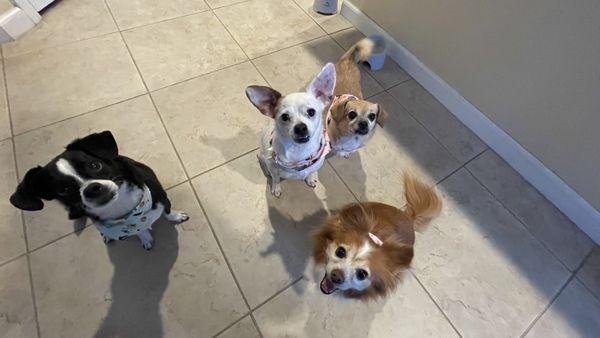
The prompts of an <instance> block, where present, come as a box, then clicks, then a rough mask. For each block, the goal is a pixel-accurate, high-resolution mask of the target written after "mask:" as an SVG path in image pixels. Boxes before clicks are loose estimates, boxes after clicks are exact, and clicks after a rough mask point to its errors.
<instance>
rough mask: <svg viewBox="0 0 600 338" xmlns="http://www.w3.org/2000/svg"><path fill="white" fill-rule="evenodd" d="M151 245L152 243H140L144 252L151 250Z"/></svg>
mask: <svg viewBox="0 0 600 338" xmlns="http://www.w3.org/2000/svg"><path fill="white" fill-rule="evenodd" d="M153 244H154V243H153V242H152V241H147V242H142V248H144V250H150V249H152V245H153Z"/></svg>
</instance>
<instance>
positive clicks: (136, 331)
mask: <svg viewBox="0 0 600 338" xmlns="http://www.w3.org/2000/svg"><path fill="white" fill-rule="evenodd" d="M153 236H154V239H155V242H154V247H153V248H152V250H150V251H146V250H144V249H143V248H142V247H141V244H140V241H139V240H138V238H137V237H132V238H129V239H127V240H125V241H121V242H118V243H110V244H109V245H108V246H107V251H108V255H109V257H110V260H111V262H112V264H113V265H114V275H113V279H112V284H111V294H112V302H111V305H110V308H109V310H108V313H107V314H106V317H105V318H104V321H103V323H102V325H101V326H100V328H99V329H98V331H97V332H96V334H95V337H96V338H105V337H162V336H163V335H164V331H163V325H162V320H161V315H160V302H161V300H162V297H163V294H164V292H165V290H166V288H167V285H168V283H169V272H170V271H171V268H172V267H173V264H174V263H175V261H176V259H177V256H178V252H179V245H178V242H177V237H178V235H177V229H176V228H175V227H174V225H173V224H171V223H169V222H167V221H165V220H163V219H160V220H159V221H158V222H157V223H156V224H155V225H154V226H153Z"/></svg>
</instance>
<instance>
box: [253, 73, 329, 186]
mask: <svg viewBox="0 0 600 338" xmlns="http://www.w3.org/2000/svg"><path fill="white" fill-rule="evenodd" d="M334 87H335V66H334V65H333V64H332V63H328V64H326V65H325V67H323V69H321V72H320V73H319V75H317V77H316V78H315V79H314V80H313V81H312V82H311V83H310V85H309V86H308V90H307V91H306V92H302V93H293V94H289V95H286V96H283V97H282V95H281V94H280V93H279V92H278V91H276V90H275V89H273V88H269V87H265V86H250V87H248V88H246V95H247V96H248V99H249V100H250V101H251V102H252V104H253V105H254V106H255V107H256V108H258V110H260V112H261V113H263V114H264V115H266V116H268V117H270V118H272V119H273V122H272V123H270V124H269V126H267V127H266V128H265V129H264V130H263V134H262V138H261V144H260V153H259V154H258V160H259V162H260V165H261V168H262V169H263V171H265V174H267V175H268V176H270V177H271V193H272V194H273V195H274V196H276V197H279V196H281V180H282V179H294V180H304V181H305V182H306V184H307V185H308V186H309V187H313V188H314V187H316V186H317V170H319V168H321V166H322V165H323V162H324V161H325V156H326V155H327V153H328V152H329V150H330V146H329V138H328V136H327V132H326V131H325V130H324V128H323V111H324V110H325V108H327V107H328V106H329V104H330V103H331V99H332V96H333V88H334Z"/></svg>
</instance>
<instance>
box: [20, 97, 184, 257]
mask: <svg viewBox="0 0 600 338" xmlns="http://www.w3.org/2000/svg"><path fill="white" fill-rule="evenodd" d="M132 125H136V128H132V127H131V126H132ZM103 130H110V131H112V133H113V134H114V136H115V138H116V140H117V144H118V145H119V152H120V153H121V154H122V155H125V156H129V157H131V158H133V159H135V160H137V161H140V162H142V163H145V164H147V165H148V166H150V167H151V168H152V169H153V170H154V171H155V172H156V174H157V176H158V178H159V179H160V181H161V182H162V184H163V185H164V186H165V187H170V186H173V185H175V184H177V183H180V182H183V181H184V180H185V179H186V177H185V173H184V172H183V168H182V167H181V164H180V163H179V160H178V159H177V156H176V154H175V151H174V150H173V147H172V146H171V143H170V142H169V139H168V137H167V134H166V132H165V130H164V127H163V126H162V124H161V122H160V119H159V117H158V114H157V113H156V110H155V109H154V106H153V105H152V102H151V101H150V98H149V97H148V96H147V95H144V96H141V97H138V98H135V99H131V100H128V101H125V102H122V103H119V104H116V105H114V106H110V107H107V108H104V109H100V110H98V111H95V112H93V113H90V114H86V115H83V116H79V117H77V118H74V119H70V120H67V121H64V122H61V123H58V124H55V125H52V126H48V127H44V128H41V129H38V130H35V131H32V132H29V133H26V134H23V135H20V136H18V137H16V141H15V142H16V149H17V163H18V167H19V172H20V177H23V175H24V174H25V172H26V171H27V170H28V169H29V168H32V167H34V166H36V165H38V164H41V165H44V164H46V163H47V162H48V161H49V160H51V159H52V158H53V157H54V156H56V155H58V154H59V153H60V152H61V151H62V150H63V148H64V147H65V146H66V145H67V144H68V143H69V142H71V141H72V140H74V139H76V138H78V137H82V136H85V135H87V134H90V133H93V132H99V131H103ZM65 131H67V132H65ZM46 206H47V208H45V209H44V210H43V211H38V212H26V213H25V222H26V225H27V235H28V236H27V238H28V241H29V245H30V248H36V247H39V246H41V245H43V244H45V243H47V242H48V241H51V240H54V239H56V238H57V237H59V236H62V235H65V234H67V233H69V232H72V231H73V230H74V228H73V223H72V221H69V220H67V215H66V213H65V211H64V210H63V208H62V207H60V206H59V205H57V203H46Z"/></svg>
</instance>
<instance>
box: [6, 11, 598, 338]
mask: <svg viewBox="0 0 600 338" xmlns="http://www.w3.org/2000/svg"><path fill="white" fill-rule="evenodd" d="M310 4H311V1H309V0H294V1H292V0H250V1H244V0H207V1H206V2H205V1H204V0H193V1H180V0H177V1H155V0H152V1H142V0H135V1H123V0H106V1H104V0H81V1H80V0H61V1H59V2H57V3H56V4H55V5H53V6H51V8H49V9H48V10H46V12H45V13H44V16H43V17H44V22H43V23H42V24H41V25H39V26H38V27H36V28H35V29H33V30H32V31H31V32H29V33H28V34H27V35H26V36H24V37H23V38H22V39H20V40H19V41H17V42H13V43H10V44H6V45H4V46H2V62H1V64H0V66H1V69H2V72H0V75H2V77H1V78H0V79H1V80H2V81H0V96H1V97H0V175H1V177H0V194H1V196H0V216H1V217H0V337H36V336H41V337H92V336H95V337H110V336H121V337H161V336H164V337H186V336H189V337H209V336H215V335H220V336H221V337H260V336H265V337H282V336H291V337H323V336H344V337H365V336H369V337H426V336H427V337H457V336H464V337H482V336H489V337H518V336H527V337H578V336H580V337H597V336H598V333H599V332H600V273H598V271H600V249H599V248H598V246H595V245H594V244H593V242H592V241H591V240H590V239H589V238H588V237H587V236H586V235H585V234H583V233H582V232H581V231H579V229H578V228H577V227H576V226H575V225H574V224H573V223H571V222H570V221H569V220H568V219H567V218H566V217H565V216H564V215H563V214H561V213H560V212H559V211H558V210H557V209H556V208H555V207H553V206H552V205H551V204H550V203H549V202H548V201H547V200H546V199H544V197H543V196H541V195H540V194H539V193H538V192H537V191H536V190H535V189H534V188H533V187H531V186H530V185H529V184H528V183H527V182H526V181H524V180H523V178H522V177H521V176H519V175H518V174H517V173H516V172H515V171H514V170H512V169H511V168H510V167H509V166H508V165H507V164H506V163H505V162H504V161H503V160H502V159H501V158H499V157H498V156H497V155H496V154H495V153H494V152H493V151H491V150H489V149H487V147H486V145H485V144H484V143H482V142H481V141H480V140H479V139H478V138H477V137H476V136H475V135H474V134H473V133H472V132H470V131H469V130H468V129H467V128H466V127H464V126H463V125H462V124H461V123H460V122H459V121H458V120H457V119H456V118H455V117H454V116H453V115H452V114H450V113H449V112H448V111H447V110H446V109H445V108H444V107H443V106H442V105H441V104H440V103H439V102H437V101H436V100H435V99H434V98H433V97H432V96H431V95H430V94H429V93H428V92H427V91H425V90H424V89H423V88H422V87H421V86H420V85H419V84H418V83H417V82H415V81H414V80H412V79H411V78H410V76H409V75H408V74H407V73H406V72H404V70H402V68H401V67H399V66H398V65H397V64H395V63H394V62H393V61H391V60H389V61H388V63H386V66H385V68H384V69H383V70H381V71H378V72H373V71H370V70H369V69H367V68H364V69H363V83H362V85H363V88H364V92H365V94H366V95H367V96H369V97H370V98H371V99H372V100H374V101H377V102H378V103H380V104H381V105H382V106H383V107H385V109H387V110H388V111H389V112H390V113H391V117H390V120H389V122H388V123H387V125H386V126H385V128H383V129H381V130H378V131H377V134H376V136H375V137H374V139H373V140H372V142H371V144H370V145H369V146H368V147H367V148H365V149H364V150H361V151H360V152H359V153H358V154H356V155H354V156H353V157H352V158H351V159H349V160H345V159H339V158H336V159H331V160H330V161H328V162H327V163H326V164H325V166H324V167H323V169H322V170H321V171H320V185H319V186H318V188H317V189H315V190H312V189H309V188H307V187H306V186H305V185H304V184H302V183H301V182H285V183H284V189H285V191H284V196H283V197H282V198H281V199H274V198H273V197H271V196H270V194H269V193H268V191H267V189H266V185H265V178H264V176H263V175H262V173H261V171H260V169H259V167H258V164H257V163H256V158H255V152H256V149H257V147H258V134H259V132H260V129H261V127H262V126H263V125H264V124H266V123H267V120H266V118H265V117H263V116H261V115H260V114H259V113H258V112H257V111H256V110H255V109H254V108H253V107H252V106H251V105H250V104H249V102H248V101H247V99H246V97H245V95H244V87H245V86H247V85H249V84H270V85H272V86H274V87H276V88H277V89H279V90H281V91H283V92H289V91H295V90H298V89H300V88H302V87H304V86H305V85H306V84H307V83H308V81H310V79H311V77H312V76H314V74H316V72H317V71H318V69H319V68H320V67H321V66H322V65H323V64H324V63H325V62H327V61H334V60H335V59H336V58H338V57H339V56H340V55H341V54H342V53H343V51H344V49H345V48H347V47H349V46H350V45H351V44H352V43H353V42H355V41H356V40H357V39H359V38H360V37H362V35H361V34H360V33H359V32H358V31H356V30H355V29H354V28H352V27H351V25H350V23H349V22H348V21H346V20H345V19H344V18H342V17H340V16H334V17H322V16H319V15H318V14H316V13H313V12H312V10H311V8H310ZM105 129H110V130H112V131H113V133H114V134H115V135H116V137H117V139H118V141H119V144H120V148H121V152H122V153H123V154H125V155H128V156H130V157H133V158H135V159H138V160H140V161H143V162H146V163H147V164H149V165H150V166H152V167H153V168H154V169H155V171H156V172H157V174H158V176H159V177H160V179H161V181H162V182H163V183H164V185H165V186H167V187H168V188H169V194H170V196H171V199H172V201H173V204H174V205H175V207H176V208H178V209H183V210H186V211H187V212H188V213H189V214H190V215H191V220H190V221H189V222H187V223H184V224H181V225H177V226H172V225H169V224H166V223H160V224H158V225H156V227H155V232H156V239H157V242H156V246H155V247H154V249H153V250H152V251H150V252H146V251H144V250H142V249H141V248H140V247H139V245H138V242H137V241H136V240H135V239H131V240H127V241H125V242H121V243H115V244H114V245H110V246H105V245H104V244H102V243H101V241H100V238H99V236H98V234H97V232H96V230H95V229H93V228H91V227H84V228H75V227H74V226H73V224H72V223H71V222H69V221H67V220H66V215H65V213H64V211H62V210H61V208H60V207H59V206H58V205H57V204H55V203H52V202H49V203H46V208H45V209H44V210H43V211H41V212H37V213H29V212H26V213H21V212H19V211H17V210H15V209H14V208H12V207H11V206H10V204H9V203H8V196H9V195H10V194H11V192H12V191H13V190H14V188H15V186H16V183H17V181H18V178H20V177H23V175H24V173H25V172H26V171H27V169H28V168H30V167H31V166H34V165H36V164H38V163H40V164H43V163H45V162H46V161H47V160H48V159H50V158H51V157H52V156H53V155H55V154H56V153H57V152H59V151H60V149H61V148H62V147H63V146H64V145H65V144H66V143H67V142H68V141H69V140H71V139H73V138H76V137H79V136H82V135H85V134H87V133H90V132H93V131H100V130H105ZM406 168H411V169H413V170H418V171H419V172H421V173H422V175H424V176H425V177H427V178H428V179H429V180H430V181H431V182H433V183H436V184H437V185H438V188H439V190H440V193H441V195H442V196H443V198H444V202H445V207H444V210H443V212H442V215H441V216H440V217H439V218H438V219H437V220H435V221H434V222H433V224H432V225H431V227H430V228H429V229H428V230H427V231H425V232H424V233H422V234H419V235H418V238H417V244H416V258H415V260H414V263H413V266H412V268H411V269H410V271H408V272H407V273H406V276H405V278H404V281H403V283H402V285H401V286H400V288H399V289H398V290H397V291H396V292H395V293H394V294H393V295H391V296H390V297H389V298H388V299H386V300H382V301H378V302H371V303H362V302H356V301H349V300H345V299H341V298H339V297H337V296H324V295H322V294H321V293H320V291H319V289H318V285H317V282H318V280H319V277H320V276H321V273H322V271H320V269H318V268H315V267H314V266H313V264H312V262H311V259H310V248H311V243H310V240H309V237H308V235H309V233H310V231H311V230H312V229H313V228H314V227H315V226H317V225H318V224H319V223H320V222H321V221H322V219H323V218H324V217H325V216H326V215H328V214H329V213H330V212H331V210H333V209H335V208H338V207H340V206H341V205H344V204H345V203H349V202H352V201H354V200H356V199H360V200H367V199H368V200H378V201H384V202H388V203H393V204H395V205H399V206H400V205H402V203H403V202H404V201H403V197H402V190H403V188H402V185H401V184H400V174H401V172H402V170H404V169H406Z"/></svg>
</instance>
